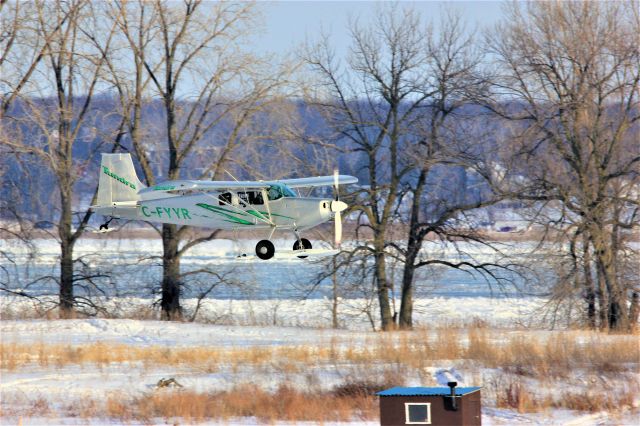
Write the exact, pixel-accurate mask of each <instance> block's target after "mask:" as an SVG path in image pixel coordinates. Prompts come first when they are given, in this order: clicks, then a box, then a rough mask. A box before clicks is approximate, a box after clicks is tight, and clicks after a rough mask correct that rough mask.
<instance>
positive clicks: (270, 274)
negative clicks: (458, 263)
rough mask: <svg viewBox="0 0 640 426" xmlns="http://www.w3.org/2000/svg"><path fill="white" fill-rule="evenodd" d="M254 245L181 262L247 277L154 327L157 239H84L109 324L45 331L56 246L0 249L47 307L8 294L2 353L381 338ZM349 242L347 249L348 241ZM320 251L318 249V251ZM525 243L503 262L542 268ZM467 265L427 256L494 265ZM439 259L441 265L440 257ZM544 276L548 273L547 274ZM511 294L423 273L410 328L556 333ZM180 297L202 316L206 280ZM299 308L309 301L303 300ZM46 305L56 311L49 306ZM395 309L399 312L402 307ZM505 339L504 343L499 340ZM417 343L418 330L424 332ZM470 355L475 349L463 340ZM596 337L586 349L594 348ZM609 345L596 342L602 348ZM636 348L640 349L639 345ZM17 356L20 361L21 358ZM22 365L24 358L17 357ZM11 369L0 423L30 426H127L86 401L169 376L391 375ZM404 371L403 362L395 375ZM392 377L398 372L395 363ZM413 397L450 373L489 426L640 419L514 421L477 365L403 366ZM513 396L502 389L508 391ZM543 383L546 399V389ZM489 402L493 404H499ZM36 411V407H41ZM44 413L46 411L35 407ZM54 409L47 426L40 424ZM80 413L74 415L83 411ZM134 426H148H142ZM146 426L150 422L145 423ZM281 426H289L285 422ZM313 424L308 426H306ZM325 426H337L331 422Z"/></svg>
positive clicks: (151, 388) (313, 272) (122, 366)
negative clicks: (255, 252)
mask: <svg viewBox="0 0 640 426" xmlns="http://www.w3.org/2000/svg"><path fill="white" fill-rule="evenodd" d="M254 243H255V242H252V241H243V240H240V241H235V242H232V241H224V240H223V241H220V240H218V241H215V242H211V243H207V244H203V245H201V246H198V247H197V248H196V249H195V250H193V251H191V252H190V253H189V255H187V256H185V257H184V258H183V259H182V265H183V270H190V269H195V268H199V267H201V266H203V265H207V266H210V267H211V266H212V267H214V268H216V270H217V271H218V272H228V273H229V274H230V276H233V277H239V278H238V279H235V281H234V282H232V283H230V284H227V285H221V286H220V288H216V289H215V291H214V292H212V293H211V294H210V295H209V296H208V297H206V298H204V299H203V300H201V301H200V305H199V308H198V314H197V317H196V322H191V323H187V322H185V323H167V322H159V321H154V320H150V318H151V319H152V318H155V317H157V313H158V311H157V307H155V308H154V307H153V302H154V301H156V300H157V299H158V294H157V292H156V290H157V285H158V282H159V276H160V272H161V271H160V268H159V267H158V266H157V265H158V263H159V260H158V258H157V256H159V255H160V253H161V247H160V244H159V241H158V240H150V239H137V240H133V239H122V240H118V239H83V240H80V241H79V243H78V245H77V247H76V254H77V255H78V256H81V257H82V259H83V261H84V264H85V267H86V268H88V271H94V272H96V271H98V272H108V274H105V277H102V278H97V279H96V282H97V283H98V284H99V286H100V289H101V290H102V291H103V292H104V293H100V292H94V293H92V294H91V295H92V298H93V300H94V301H95V302H98V304H99V305H100V306H101V307H102V308H104V309H105V313H102V314H100V315H99V316H98V317H96V318H92V319H77V320H67V321H60V320H42V319H25V318H41V317H42V316H44V315H45V311H46V309H47V308H48V307H49V306H53V305H54V304H55V301H56V296H55V295H56V291H57V289H56V286H55V283H54V282H53V281H51V280H50V281H48V282H47V281H37V282H36V283H35V284H30V283H31V282H32V281H33V280H34V278H36V277H38V276H42V275H46V274H52V275H55V274H56V273H57V269H56V268H57V265H56V260H57V256H58V247H57V246H56V243H55V242H54V241H53V240H38V241H35V246H34V247H32V248H35V252H33V251H31V249H30V248H28V247H26V246H24V245H22V244H20V243H19V242H18V241H16V240H0V251H3V252H4V253H7V254H9V256H10V259H11V262H5V263H4V264H3V265H2V266H3V267H4V268H3V269H2V271H1V273H3V274H5V275H3V276H2V279H3V280H4V282H7V281H8V282H10V283H11V285H13V289H14V290H24V291H25V292H27V293H29V294H30V295H34V296H38V302H37V303H36V302H33V301H32V300H30V299H27V298H24V297H17V296H11V295H9V294H3V295H0V312H1V315H0V317H1V321H0V341H1V344H2V345H3V346H4V348H5V349H4V350H5V351H9V352H5V353H11V352H10V351H12V350H16V351H17V350H19V349H17V348H20V347H23V345H25V346H28V345H32V346H33V347H36V348H37V347H41V348H43V349H42V350H43V351H45V350H46V348H49V347H53V346H52V345H59V346H60V345H61V346H62V347H64V348H67V347H68V348H71V349H69V350H70V351H73V350H74V349H73V348H80V350H83V349H82V348H86V347H87V346H88V345H92V344H96V343H101V344H104V345H105V346H104V348H105V350H109V349H108V348H110V347H111V348H116V347H119V348H125V349H126V348H129V349H127V350H133V349H135V348H150V349H154V350H158V351H160V352H162V351H163V350H165V351H168V350H179V349H181V350H193V351H197V350H200V349H201V348H207V349H211V350H216V351H226V350H247V351H251V350H256V351H258V350H259V349H260V348H262V349H265V350H277V349H278V348H282V350H285V351H286V350H289V349H295V348H321V347H332V346H338V347H344V348H353V349H354V350H364V349H367V348H368V347H369V346H371V345H375V342H376V341H377V339H380V338H381V336H382V334H381V333H376V332H373V331H371V321H372V320H373V322H374V323H376V322H377V321H378V313H377V310H376V309H375V305H376V302H375V299H373V300H372V299H368V298H366V297H364V295H363V294H359V293H358V292H357V291H350V292H345V293H344V294H341V295H340V298H339V299H338V318H339V323H340V326H341V328H342V329H340V330H332V329H331V328H330V327H331V305H332V302H333V301H332V299H331V285H330V284H331V283H330V282H326V281H325V282H322V283H321V285H319V286H317V287H316V288H315V289H314V290H313V291H309V289H310V286H311V284H312V283H313V282H314V280H315V277H316V276H317V275H318V273H319V272H321V271H322V269H323V268H324V267H325V265H324V264H323V263H321V262H310V261H308V260H304V261H303V260H300V259H295V258H294V259H292V258H288V257H286V256H284V257H279V258H276V259H274V260H272V261H269V262H262V261H256V260H252V259H251V258H249V259H247V258H240V259H238V258H237V257H236V256H237V254H239V253H243V252H251V251H252V246H253V244H254ZM289 243H290V241H289V242H288V241H284V240H278V241H276V248H282V249H288V248H289V247H288V246H289ZM346 244H348V242H347V243H346ZM319 245H320V243H319V242H314V247H315V246H319ZM531 248H532V247H531V245H530V244H529V243H526V242H525V243H513V244H508V245H505V246H504V247H503V249H504V250H505V251H508V252H509V253H510V254H512V255H515V256H516V257H518V256H520V257H521V258H522V259H525V260H529V261H535V259H532V258H530V257H529V255H528V254H527V253H528V251H529V250H530V249H531ZM463 249H464V250H463V251H464V254H460V253H458V252H453V251H451V250H450V249H449V248H438V247H437V246H433V247H429V248H428V250H432V251H439V252H438V253H437V255H438V256H441V257H443V258H448V259H456V258H457V259H460V258H461V256H462V257H463V258H466V259H469V258H473V259H476V260H482V259H485V260H486V259H488V258H489V257H490V256H494V253H492V252H491V251H490V250H487V249H482V248H475V247H463ZM431 254H432V255H434V254H436V253H431ZM543 275H544V274H543ZM514 279H515V281H514V284H515V285H514V287H513V288H504V289H501V290H504V291H498V289H497V288H496V287H493V288H491V287H490V286H488V285H487V283H486V282H485V281H484V280H483V279H482V277H480V276H478V275H469V274H466V273H464V272H460V271H450V270H442V269H437V268H436V269H428V270H427V269H425V270H423V271H421V273H420V274H419V276H418V277H417V283H416V299H415V302H414V305H415V306H414V324H415V325H416V326H417V327H418V328H420V327H429V328H436V327H437V328H438V329H439V330H443V329H444V330H446V326H447V325H451V326H455V327H464V326H475V327H480V328H483V329H487V330H492V332H494V335H495V336H497V337H495V338H496V339H502V338H504V339H506V338H508V336H511V335H514V333H528V334H523V336H529V337H531V336H533V337H535V338H539V339H542V340H543V341H544V340H545V339H548V338H549V337H552V336H554V333H556V332H555V331H549V330H548V325H549V324H550V321H549V318H548V317H546V316H545V315H544V313H545V312H546V310H545V309H544V308H545V299H544V298H543V297H540V296H538V295H535V294H534V293H535V292H534V291H531V292H529V293H526V292H522V291H516V288H517V290H522V289H526V288H527V286H526V284H527V283H525V282H523V281H522V280H521V279H520V281H518V278H517V277H516V278H514ZM188 284H189V285H188V286H187V288H186V289H185V297H184V298H183V299H182V305H183V307H184V310H185V318H186V319H190V318H191V316H192V315H193V313H194V312H195V309H196V306H198V300H197V298H196V297H195V294H196V293H197V291H198V290H199V289H201V288H202V287H201V286H202V285H206V282H198V281H197V280H195V281H191V282H189V283H188ZM303 296H306V297H304V298H303ZM49 302H50V303H49ZM397 303H398V301H396V304H397ZM396 308H399V306H398V305H396ZM571 315H572V313H571V312H568V313H564V312H563V313H562V315H560V317H559V318H560V320H561V321H567V323H568V322H569V321H570V319H571ZM496 330H498V331H496ZM419 332H420V331H419ZM390 336H391V337H389V338H390V339H403V336H407V334H405V333H393V334H391V335H390ZM460 337H461V344H468V339H467V337H466V336H460ZM589 338H590V337H585V339H589ZM598 338H601V337H598ZM602 338H603V339H605V342H604V344H606V342H609V341H610V342H615V341H616V339H626V338H629V337H628V336H606V335H605V336H602ZM631 338H634V337H631ZM12 348H16V349H12ZM14 355H15V356H17V357H19V356H20V354H14ZM5 362H6V360H3V368H2V369H1V370H0V374H1V376H0V399H1V407H0V408H1V412H0V424H3V425H4V424H23V425H41V424H42V425H44V424H47V425H51V424H53V425H55V424H74V425H80V424H82V425H84V424H92V425H103V424H109V425H113V424H120V423H121V422H122V421H121V420H116V419H110V418H95V417H91V416H88V417H87V416H86V415H80V414H78V412H77V409H76V408H74V407H79V406H81V405H82V404H83V402H82V401H87V400H96V401H100V400H103V399H104V398H105V397H107V396H109V395H118V396H119V397H122V398H125V399H126V398H135V397H139V396H144V395H149V394H152V393H153V392H156V390H155V384H156V383H157V382H158V380H159V379H160V378H167V377H174V378H176V379H177V380H178V381H179V382H180V383H181V384H182V385H183V386H184V389H187V390H190V391H194V392H218V391H223V390H228V389H231V388H233V387H234V386H235V385H237V384H240V383H253V384H255V385H257V386H260V387H262V388H264V389H267V390H273V389H276V388H277V387H278V386H280V385H282V384H283V383H287V384H290V385H293V386H295V387H297V388H300V389H305V388H306V387H308V386H309V383H310V382H313V383H314V386H315V387H317V388H318V389H324V390H330V389H332V388H334V387H335V386H337V385H340V384H342V383H344V381H345V378H346V377H348V376H349V375H353V374H363V373H365V372H366V373H370V374H379V375H382V374H383V373H386V372H388V371H389V368H391V367H390V366H388V365H385V364H384V363H383V362H373V363H370V364H364V365H362V364H358V363H341V364H331V363H322V362H317V363H314V362H311V363H310V364H309V365H307V366H305V368H303V369H297V368H293V369H291V371H289V370H287V367H286V366H280V365H278V362H277V361H274V362H273V363H272V364H268V363H267V364H261V365H259V366H256V365H242V364H237V363H222V364H220V365H216V366H215V367H208V366H207V365H204V364H202V365H201V364H188V363H187V364H182V363H175V364H172V365H168V364H153V363H152V364H148V363H144V362H128V361H124V362H110V363H107V364H99V365H98V364H92V363H73V362H71V363H64V364H60V365H58V364H56V363H55V362H54V363H46V362H45V363H42V362H36V361H35V360H32V361H31V362H27V363H26V364H20V367H19V368H9V367H7V366H6V364H5ZM400 364H401V363H400ZM639 364H640V360H638V363H634V365H631V366H629V368H628V369H627V370H625V371H624V372H623V373H622V374H621V375H620V376H617V377H615V379H614V378H612V377H611V376H609V375H606V374H605V375H601V374H600V373H599V372H597V371H593V372H591V371H588V368H587V369H585V368H580V369H578V370H576V371H567V372H566V374H564V376H563V377H561V378H558V379H557V383H554V386H555V387H557V389H558V392H560V391H562V389H563V387H564V386H565V384H566V386H568V387H571V388H576V389H578V388H579V389H583V388H588V387H589V386H590V384H591V383H595V384H597V385H598V386H595V385H594V389H596V390H597V391H598V392H615V391H616V389H618V388H619V387H620V386H619V383H618V382H617V381H618V380H619V381H621V383H622V385H623V387H624V386H626V384H627V383H628V384H629V386H637V387H639V388H640V376H638V365H639ZM393 368H398V366H397V365H395V367H393ZM402 374H404V375H406V377H405V384H406V385H408V386H419V385H427V386H429V385H437V384H438V383H440V382H441V381H442V380H443V377H446V375H453V377H455V378H456V380H457V381H458V382H459V385H461V386H476V385H479V386H484V390H483V403H484V406H483V419H482V420H483V424H484V425H520V424H544V425H546V424H558V425H567V426H569V425H616V424H621V425H627V424H628V425H632V424H634V425H635V424H640V418H639V417H638V415H639V411H638V408H637V407H638V403H640V400H639V399H638V398H637V397H636V399H635V401H634V404H635V408H623V407H621V408H620V409H619V410H612V411H610V412H596V413H589V412H578V411H570V410H564V409H550V410H547V411H543V412H536V413H522V414H521V413H518V412H516V411H514V410H510V409H503V408H497V407H496V402H495V392H494V391H495V389H496V387H497V386H501V385H502V384H505V383H504V382H505V380H506V379H505V377H504V372H503V371H502V370H500V369H497V368H495V367H491V368H490V367H488V366H481V365H477V364H474V363H473V362H469V361H468V360H464V359H458V360H451V359H443V360H433V361H432V362H431V361H430V362H429V363H428V364H427V365H426V366H425V367H424V368H422V370H420V371H418V370H416V369H412V368H409V367H407V368H406V369H405V368H403V372H402ZM505 385H506V384H505ZM531 385H532V386H534V387H536V386H538V385H540V386H541V388H546V387H548V386H550V385H549V383H544V384H540V383H538V382H536V381H533V382H532V383H531ZM492 392H493V393H494V394H492ZM34 407H35V408H34ZM39 407H40V408H39ZM42 407H45V408H46V410H44V411H46V412H47V414H46V415H45V414H43V409H42ZM74 410H75V411H74ZM152 422H157V423H159V424H165V423H167V422H175V423H180V424H181V423H192V421H191V420H189V421H185V420H184V419H180V418H178V419H166V418H162V419H155V420H153V421H152ZM127 423H128V424H139V423H136V421H135V420H131V421H128V422H127ZM142 424H148V422H144V423H142ZM207 424H216V425H217V424H228V425H254V424H260V421H259V420H258V419H256V418H251V417H243V418H237V419H227V420H224V421H221V420H216V419H213V420H211V421H209V422H208V423H207ZM278 424H291V423H287V422H279V423H278ZM295 424H299V425H308V424H312V423H306V422H298V423H295ZM324 424H325V425H330V424H335V425H337V424H338V423H327V422H325V423H324ZM350 424H351V425H355V424H364V425H374V424H377V422H360V421H355V420H354V421H353V422H351V423H350Z"/></svg>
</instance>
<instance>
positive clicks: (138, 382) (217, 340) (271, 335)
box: [0, 319, 640, 426]
mask: <svg viewBox="0 0 640 426" xmlns="http://www.w3.org/2000/svg"><path fill="white" fill-rule="evenodd" d="M511 333H520V332H518V331H514V330H511V331H509V330H505V331H504V335H505V336H506V335H508V334H511ZM528 333H533V334H531V335H532V336H535V337H536V338H542V339H545V338H550V337H551V336H553V334H554V333H555V332H552V331H542V330H539V331H535V332H528ZM0 335H1V336H2V344H3V345H7V346H9V347H11V346H12V345H13V346H14V347H18V346H19V345H22V344H33V345H42V347H43V348H47V347H49V346H48V345H69V346H70V347H83V345H88V344H92V343H96V342H102V343H103V344H104V345H105V346H104V347H105V349H108V348H109V347H117V346H118V345H124V346H126V347H129V348H154V349H157V350H158V351H162V350H163V348H167V349H169V348H170V349H172V350H176V349H190V348H193V350H196V349H198V348H202V347H208V348H217V349H220V350H225V349H234V350H241V349H243V348H244V349H251V348H268V349H277V348H278V347H282V348H297V347H314V348H318V347H330V346H333V347H349V348H364V347H366V346H367V345H373V344H374V342H375V341H376V339H379V338H380V337H381V335H380V334H379V333H374V332H367V331H349V330H329V329H309V328H299V327H273V326H272V327H267V326H263V327H249V326H220V325H210V324H198V323H166V322H159V321H140V320H116V319H85V320H67V321H62V320H52V321H47V320H26V321H25V320H17V321H14V320H9V321H7V320H3V321H2V322H1V323H0ZM392 336H393V337H392V339H402V338H403V337H402V336H403V334H402V333H398V334H394V335H392ZM603 338H605V339H609V338H610V339H611V340H610V341H611V342H614V341H615V340H616V339H624V338H626V337H624V336H608V337H607V336H604V337H603ZM16 345H18V346H16ZM311 365H312V367H313V368H312V370H314V371H308V370H305V371H296V370H293V371H291V372H286V370H282V369H278V368H277V367H276V366H272V367H265V366H264V365H263V366H259V367H258V366H255V365H244V366H243V365H240V366H237V365H235V366H231V365H228V366H225V365H222V366H218V367H216V368H212V369H211V371H202V370H201V369H200V368H199V367H201V366H198V365H195V364H186V365H183V364H180V363H178V364H175V365H164V364H159V365H154V364H152V365H146V364H145V363H136V362H120V363H117V362H112V363H108V364H106V365H104V364H100V365H98V366H92V365H91V364H87V363H79V364H78V363H73V362H72V363H70V364H64V365H56V363H52V364H48V365H47V364H44V365H43V364H42V363H32V364H27V365H25V366H23V367H21V368H18V369H7V368H4V369H3V370H2V380H1V382H0V395H1V396H2V416H3V417H2V418H0V421H1V423H2V424H18V422H21V423H22V424H23V425H44V424H47V425H50V424H74V425H77V424H92V425H102V424H109V425H113V424H119V421H117V420H114V419H108V418H90V417H89V418H87V417H83V418H78V417H77V413H76V414H73V412H71V413H69V410H70V407H74V406H80V405H81V404H82V401H86V400H87V399H89V400H102V399H104V398H105V396H106V395H114V394H118V395H119V396H121V397H132V398H133V397H139V396H143V395H147V394H150V393H153V392H156V390H155V384H156V383H157V381H158V380H159V379H160V378H167V377H173V378H175V379H176V380H177V381H179V383H180V384H181V385H182V386H184V388H183V389H188V390H192V391H195V392H212V391H221V390H225V389H229V388H231V387H233V386H234V385H235V384H238V383H252V384H254V385H257V386H261V387H263V388H265V389H268V390H269V389H271V390H272V389H275V388H277V387H278V386H279V385H280V384H282V383H285V382H286V383H288V384H292V385H294V386H296V387H298V388H305V387H306V386H309V380H310V379H309V377H310V375H314V376H315V377H316V378H317V380H316V381H317V382H318V383H319V384H318V386H319V388H321V389H331V388H332V387H333V386H336V385H338V384H340V383H341V382H342V381H343V379H344V375H345V374H348V372H349V371H351V370H350V369H351V368H354V370H353V371H360V370H358V369H357V366H349V365H340V366H336V365H329V364H326V365H325V364H322V363H320V362H319V363H317V364H313V363H311ZM367 368H368V369H373V370H376V369H380V368H382V366H380V365H377V364H375V365H370V366H368V367H367ZM632 371H633V368H632ZM635 371H636V372H635V373H634V374H635V375H636V376H637V366H636V370H635ZM500 374H501V373H500V371H499V370H496V369H491V368H482V369H478V368H477V367H473V366H472V365H471V364H468V363H465V362H464V360H460V361H455V360H442V361H437V360H435V361H434V362H433V363H432V364H431V365H430V366H429V367H427V368H425V369H424V371H423V372H422V373H421V374H419V375H414V373H409V374H408V375H407V377H406V379H407V383H406V385H408V386H418V385H424V384H426V385H437V384H438V383H440V382H442V381H446V380H449V379H450V378H451V377H453V378H455V379H456V380H457V381H458V383H459V385H460V386H470V385H480V386H486V389H487V391H486V392H488V394H487V395H483V402H484V408H483V418H482V420H483V424H484V425H521V424H522V425H525V424H545V425H546V424H557V425H566V426H569V425H618V424H621V425H633V424H638V423H637V420H639V419H640V418H639V417H638V415H639V411H638V408H637V404H638V403H640V400H638V399H636V401H635V404H636V408H633V409H630V408H626V409H622V410H618V411H616V412H615V413H608V412H597V413H585V412H576V411H569V410H560V409H556V410H550V411H547V412H541V413H524V414H519V413H517V412H516V411H514V410H508V409H498V408H496V407H495V405H494V404H495V402H492V399H491V395H490V393H491V390H490V389H491V385H490V383H491V382H493V381H496V380H500ZM574 374H577V375H578V376H581V375H583V376H584V379H580V378H579V377H574V376H573V375H574ZM567 375H568V376H567V377H565V378H563V379H560V380H558V382H557V387H558V391H559V392H562V387H563V386H564V383H567V382H573V383H576V380H578V381H579V380H587V379H588V377H591V376H593V377H598V373H597V372H591V373H588V374H587V373H585V372H584V371H580V372H567ZM632 377H633V376H632ZM632 380H633V379H632ZM635 380H636V381H637V380H638V377H635ZM425 382H426V383H425ZM614 389H615V387H614ZM179 391H180V390H178V392H179ZM34 401H35V402H34ZM42 401H45V402H42ZM37 403H40V404H45V403H46V405H47V407H50V408H49V410H50V411H51V413H50V414H49V415H47V416H42V415H39V416H38V415H36V416H29V415H28V413H29V410H27V409H22V408H24V407H30V406H31V405H32V404H37ZM71 411H73V410H71ZM65 413H67V415H65ZM155 421H156V422H157V423H159V424H164V423H165V422H166V421H167V419H156V420H155ZM177 422H178V423H181V421H180V419H178V420H177ZM188 423H190V422H188ZM205 423H206V424H237V425H252V424H260V422H259V421H258V420H257V419H255V418H238V419H232V420H230V421H220V420H211V421H209V422H205ZM130 424H138V423H136V422H130ZM278 424H290V423H287V422H282V423H278ZM296 424H312V423H305V422H301V423H296ZM325 424H330V423H325ZM335 424H336V425H337V424H339V423H335ZM351 424H352V425H355V424H365V425H369V424H371V425H373V424H376V423H375V422H359V421H354V422H352V423H351Z"/></svg>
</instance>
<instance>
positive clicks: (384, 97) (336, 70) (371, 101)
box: [306, 8, 430, 330]
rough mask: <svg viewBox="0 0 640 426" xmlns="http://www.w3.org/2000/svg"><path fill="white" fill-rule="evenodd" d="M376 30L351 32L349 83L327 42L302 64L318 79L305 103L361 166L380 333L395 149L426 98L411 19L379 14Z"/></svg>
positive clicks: (406, 14) (401, 171)
mask: <svg viewBox="0 0 640 426" xmlns="http://www.w3.org/2000/svg"><path fill="white" fill-rule="evenodd" d="M376 18H377V19H376V22H375V23H374V24H372V25H371V26H370V27H368V28H363V27H362V26H361V25H359V24H358V23H357V22H354V23H353V24H352V26H351V35H352V40H353V45H352V48H351V56H350V58H349V63H348V65H349V66H348V70H349V72H351V73H352V75H353V78H352V79H351V78H350V77H349V76H348V75H346V74H345V73H344V72H343V71H342V70H341V68H340V66H339V64H338V62H337V61H335V58H334V57H333V52H332V51H331V48H330V45H329V40H328V39H326V38H325V40H324V42H323V43H321V44H320V45H318V46H316V47H314V48H310V49H308V52H307V55H306V56H307V57H306V60H307V62H308V64H309V65H310V66H311V68H312V69H313V70H314V71H315V72H316V73H317V75H318V76H319V77H320V85H319V88H318V89H319V95H320V96H316V99H314V100H313V101H312V102H313V103H314V104H315V105H317V106H318V107H319V108H320V109H321V110H322V111H323V113H324V115H325V119H326V121H327V123H328V124H329V125H330V126H331V127H332V128H333V129H334V131H335V133H336V135H337V137H339V138H341V139H342V141H346V142H345V149H347V150H348V151H349V152H351V153H353V155H358V156H361V158H363V159H364V161H365V162H366V164H367V166H366V179H365V182H363V183H364V184H365V185H367V187H368V188H367V189H366V190H365V194H364V195H363V197H362V198H361V199H362V200H364V203H363V205H362V206H358V207H359V208H361V209H362V211H363V212H364V214H365V215H366V218H367V220H366V222H367V223H366V225H364V226H366V227H367V228H369V229H370V230H371V232H372V234H373V241H372V244H371V245H368V244H367V245H362V246H359V247H357V248H356V250H358V251H366V252H368V253H370V254H371V255H373V256H374V258H375V272H374V280H375V283H376V287H377V289H378V302H379V306H380V320H381V326H382V329H383V330H388V329H390V328H392V327H393V316H392V312H391V304H390V300H389V291H390V290H391V283H390V282H389V279H388V276H387V272H388V271H387V251H386V249H387V241H388V239H389V226H390V224H391V223H392V220H393V219H394V213H395V212H396V210H397V205H398V194H399V191H400V189H401V182H402V180H403V178H404V177H405V176H406V175H407V173H408V171H409V168H407V166H406V164H405V162H404V161H403V144H408V143H410V142H409V140H410V139H411V138H412V137H413V135H411V130H412V125H413V124H414V123H415V121H416V119H417V118H416V116H417V115H418V114H419V113H420V109H421V107H422V106H424V105H425V103H426V100H427V99H428V97H429V96H430V94H429V93H425V92H423V88H424V87H427V85H426V84H424V83H425V80H426V79H427V78H428V76H427V74H426V72H425V71H426V67H425V59H426V58H425V52H424V50H423V49H421V48H420V46H421V41H422V40H423V38H424V29H423V28H422V27H421V22H420V18H419V16H418V15H417V13H415V12H414V11H411V10H408V9H407V10H400V9H399V8H394V9H392V10H380V11H379V12H378V14H377V17H376Z"/></svg>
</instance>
